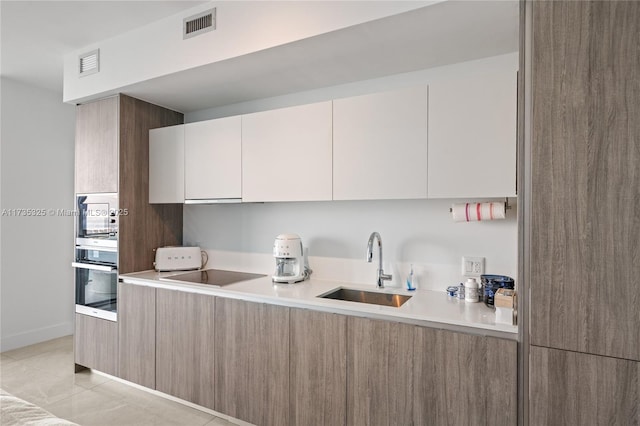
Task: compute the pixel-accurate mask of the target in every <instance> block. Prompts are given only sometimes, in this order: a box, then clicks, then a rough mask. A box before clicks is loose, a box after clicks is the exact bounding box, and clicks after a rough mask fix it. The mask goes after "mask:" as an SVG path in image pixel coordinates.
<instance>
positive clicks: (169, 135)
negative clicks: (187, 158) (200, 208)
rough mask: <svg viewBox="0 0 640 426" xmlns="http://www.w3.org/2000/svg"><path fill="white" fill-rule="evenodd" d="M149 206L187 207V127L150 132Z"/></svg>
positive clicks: (152, 130)
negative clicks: (185, 163) (174, 205)
mask: <svg viewBox="0 0 640 426" xmlns="http://www.w3.org/2000/svg"><path fill="white" fill-rule="evenodd" d="M149 203H151V204H154V203H160V204H164V203H184V125H183V124H180V125H177V126H171V127H162V128H159V129H151V130H149Z"/></svg>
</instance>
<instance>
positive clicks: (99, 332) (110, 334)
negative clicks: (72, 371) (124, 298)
mask: <svg viewBox="0 0 640 426" xmlns="http://www.w3.org/2000/svg"><path fill="white" fill-rule="evenodd" d="M75 318H76V324H75V334H74V336H73V337H74V344H73V346H74V357H75V363H76V364H78V365H81V366H83V367H87V368H95V369H96V370H98V371H102V372H103V373H107V374H111V375H114V376H117V375H118V323H116V322H114V321H108V320H104V319H101V318H96V317H91V316H88V315H82V314H76V317H75Z"/></svg>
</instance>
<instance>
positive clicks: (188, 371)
mask: <svg viewBox="0 0 640 426" xmlns="http://www.w3.org/2000/svg"><path fill="white" fill-rule="evenodd" d="M214 308H215V297H214V296H207V295H203V294H197V293H187V292H183V291H175V290H164V289H157V290H156V389H157V390H159V391H160V392H164V393H167V394H169V395H173V396H176V397H178V398H181V399H184V400H187V401H191V402H193V403H195V404H198V405H201V406H203V407H207V408H212V409H213V407H214V398H213V396H214V384H215V378H214V369H213V365H214V361H213V360H214V347H215V345H214V341H215V335H214V332H215V328H214Z"/></svg>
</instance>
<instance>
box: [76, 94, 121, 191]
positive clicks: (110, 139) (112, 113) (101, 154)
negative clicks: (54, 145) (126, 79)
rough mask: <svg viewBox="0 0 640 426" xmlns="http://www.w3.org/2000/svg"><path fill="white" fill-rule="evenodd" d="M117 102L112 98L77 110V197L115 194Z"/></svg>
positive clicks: (88, 104)
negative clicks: (89, 194)
mask: <svg viewBox="0 0 640 426" xmlns="http://www.w3.org/2000/svg"><path fill="white" fill-rule="evenodd" d="M118 102H119V98H118V97H117V96H113V97H110V98H106V99H103V100H101V101H97V102H90V103H87V104H82V105H78V107H77V109H76V144H75V155H76V158H75V164H76V170H75V189H76V193H77V194H88V193H96V192H118V128H119V127H118V126H119V117H118Z"/></svg>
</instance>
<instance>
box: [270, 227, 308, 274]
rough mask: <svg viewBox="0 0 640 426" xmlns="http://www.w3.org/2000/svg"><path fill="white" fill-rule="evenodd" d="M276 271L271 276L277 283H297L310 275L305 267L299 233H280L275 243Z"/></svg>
mask: <svg viewBox="0 0 640 426" xmlns="http://www.w3.org/2000/svg"><path fill="white" fill-rule="evenodd" d="M273 257H274V258H275V259H276V271H275V273H274V274H273V276H272V277H271V278H272V279H273V282H275V283H297V282H300V281H304V280H305V279H306V278H307V276H308V268H306V267H305V262H304V250H303V248H302V240H301V239H300V236H299V235H297V234H280V235H278V236H277V237H276V241H275V242H274V243H273Z"/></svg>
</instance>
